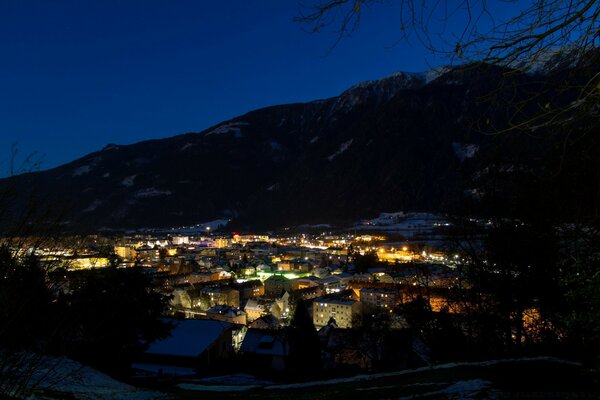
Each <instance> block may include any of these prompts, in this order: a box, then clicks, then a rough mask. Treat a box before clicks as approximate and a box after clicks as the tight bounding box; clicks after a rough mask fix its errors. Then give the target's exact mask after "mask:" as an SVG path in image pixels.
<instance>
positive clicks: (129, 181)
mask: <svg viewBox="0 0 600 400" xmlns="http://www.w3.org/2000/svg"><path fill="white" fill-rule="evenodd" d="M136 176H137V175H129V176H127V177H125V179H123V180H122V181H121V185H123V186H125V187H131V186H133V181H134V180H135V177H136Z"/></svg>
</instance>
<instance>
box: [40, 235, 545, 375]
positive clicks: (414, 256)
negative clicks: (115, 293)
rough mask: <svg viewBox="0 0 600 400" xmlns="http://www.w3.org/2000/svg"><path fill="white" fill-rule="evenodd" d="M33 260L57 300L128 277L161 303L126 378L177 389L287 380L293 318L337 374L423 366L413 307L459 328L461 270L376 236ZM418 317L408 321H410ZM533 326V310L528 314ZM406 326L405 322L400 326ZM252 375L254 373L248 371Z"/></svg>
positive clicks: (214, 238) (132, 248) (130, 248)
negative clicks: (112, 277)
mask: <svg viewBox="0 0 600 400" xmlns="http://www.w3.org/2000/svg"><path fill="white" fill-rule="evenodd" d="M66 243H71V244H72V246H73V244H74V243H77V248H74V247H71V248H69V247H68V246H67V245H64V244H62V245H58V246H56V247H55V248H53V249H49V248H38V249H36V250H35V251H34V252H35V256H37V257H39V259H40V260H41V262H42V263H43V264H44V265H45V266H46V268H47V270H49V271H50V276H52V277H53V279H56V280H58V281H59V284H58V285H53V287H56V288H57V289H56V290H57V291H64V292H69V290H70V285H71V284H73V282H76V281H77V278H76V277H77V276H78V275H80V274H86V273H100V274H101V273H102V271H104V270H106V269H109V268H115V269H131V268H136V269H139V270H142V271H143V272H144V274H145V275H146V276H148V277H149V278H150V281H151V282H152V285H151V286H152V287H151V288H148V289H149V290H154V291H158V292H160V293H161V294H163V295H164V296H165V298H167V299H168V311H167V312H166V313H165V315H164V317H165V318H168V320H169V321H171V322H172V325H173V329H172V331H171V332H170V335H169V336H168V337H166V338H164V339H163V340H158V341H156V342H154V343H152V344H150V346H149V348H148V349H147V350H146V351H145V352H144V354H142V355H141V356H140V357H138V358H137V359H136V360H134V363H133V364H132V370H133V371H134V375H135V376H141V377H144V378H145V379H155V378H164V377H170V378H177V377H182V378H186V377H190V376H197V375H198V374H199V375H201V376H202V375H207V374H208V375H211V374H215V373H219V372H220V373H234V372H240V371H248V370H252V372H253V374H254V375H259V376H263V377H269V378H274V377H275V378H277V377H279V378H283V377H284V376H285V373H286V372H289V370H290V366H289V365H288V363H289V360H288V359H289V358H290V345H289V343H288V342H289V341H290V340H291V339H290V337H288V336H290V332H289V330H288V329H286V328H288V327H290V326H291V325H294V318H295V316H297V314H298V310H297V308H298V307H304V308H306V311H307V312H308V316H309V319H310V322H311V323H312V325H313V326H314V329H313V330H314V331H315V332H317V335H318V337H319V341H318V342H316V341H315V344H314V345H315V346H317V347H318V348H317V349H313V350H315V351H316V352H317V354H320V356H319V357H317V359H318V360H320V361H317V362H321V363H322V364H321V365H320V366H315V368H317V369H319V370H321V368H322V370H323V371H326V372H329V373H331V374H332V375H334V376H336V375H339V374H347V373H356V372H360V371H377V370H381V369H382V368H383V369H386V368H387V369H389V368H396V369H398V368H401V369H402V368H409V367H419V366H424V365H430V364H431V363H432V361H433V359H432V357H434V358H435V357H437V355H436V354H433V355H432V349H430V348H428V346H427V345H426V344H425V343H424V342H423V341H422V340H421V338H420V337H419V336H418V335H414V334H408V332H413V331H414V326H411V325H412V324H414V318H411V315H410V314H411V313H412V314H414V313H415V310H414V308H415V304H418V305H420V306H422V307H423V309H424V310H427V312H430V313H434V314H440V315H441V314H443V315H456V316H460V312H461V307H463V306H464V304H462V303H461V302H460V301H455V298H456V290H457V287H459V286H460V285H461V284H462V285H466V283H465V282H464V281H463V280H462V278H461V274H460V268H458V266H459V265H460V264H461V262H464V259H462V258H461V256H460V255H459V254H458V253H456V254H452V253H448V250H447V249H442V248H441V247H442V246H440V248H434V247H431V246H428V245H425V244H423V243H422V242H419V241H414V242H412V241H407V240H403V241H401V242H399V241H395V240H394V239H391V238H390V237H388V236H385V235H383V234H364V233H363V234H350V233H331V232H323V233H312V234H305V233H295V234H285V235H271V236H269V235H266V234H238V233H233V234H230V235H225V234H223V233H213V232H211V231H210V229H209V228H207V229H206V231H205V232H204V233H203V234H196V235H181V234H172V235H171V234H149V233H145V234H134V235H129V236H100V235H93V236H90V237H86V238H85V239H84V240H80V241H74V240H71V241H70V242H69V241H67V242H66ZM417 312H418V311H417ZM529 312H530V313H531V314H535V310H529ZM412 316H414V315H412ZM257 367H259V368H257Z"/></svg>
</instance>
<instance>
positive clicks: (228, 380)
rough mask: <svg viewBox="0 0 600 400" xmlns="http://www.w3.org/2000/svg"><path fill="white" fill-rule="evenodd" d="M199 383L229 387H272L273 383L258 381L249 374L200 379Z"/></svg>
mask: <svg viewBox="0 0 600 400" xmlns="http://www.w3.org/2000/svg"><path fill="white" fill-rule="evenodd" d="M197 382H199V383H209V384H229V385H272V384H273V382H271V381H265V380H261V379H257V378H256V377H255V376H252V375H249V374H233V375H223V376H211V377H208V378H200V379H198V380H197Z"/></svg>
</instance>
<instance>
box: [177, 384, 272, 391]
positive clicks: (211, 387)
mask: <svg viewBox="0 0 600 400" xmlns="http://www.w3.org/2000/svg"><path fill="white" fill-rule="evenodd" d="M177 387H178V388H180V389H183V390H195V391H202V392H245V391H248V390H252V389H258V388H260V387H261V386H260V385H236V386H228V385H201V384H197V383H180V384H179V385H177Z"/></svg>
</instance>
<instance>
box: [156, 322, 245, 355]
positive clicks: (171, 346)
mask: <svg viewBox="0 0 600 400" xmlns="http://www.w3.org/2000/svg"><path fill="white" fill-rule="evenodd" d="M175 324H176V325H175V328H173V330H172V331H171V336H170V337H168V338H166V339H163V340H159V341H158V342H154V343H153V344H151V345H150V348H149V349H148V350H147V351H146V353H148V354H162V355H173V356H186V357H196V356H198V355H200V354H202V353H203V352H204V351H205V350H206V349H207V348H208V347H209V346H210V345H211V344H212V343H213V342H215V341H216V340H217V339H218V338H219V336H221V334H222V333H223V332H224V331H225V330H226V329H228V328H230V327H232V326H233V325H232V324H230V323H227V322H222V321H215V320H209V319H187V320H183V321H176V322H175Z"/></svg>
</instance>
